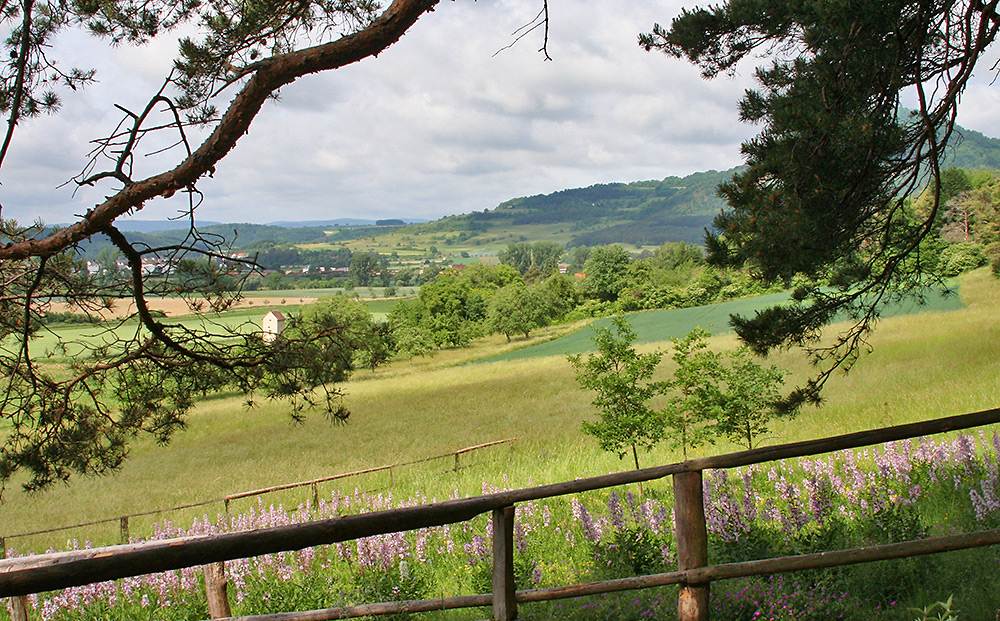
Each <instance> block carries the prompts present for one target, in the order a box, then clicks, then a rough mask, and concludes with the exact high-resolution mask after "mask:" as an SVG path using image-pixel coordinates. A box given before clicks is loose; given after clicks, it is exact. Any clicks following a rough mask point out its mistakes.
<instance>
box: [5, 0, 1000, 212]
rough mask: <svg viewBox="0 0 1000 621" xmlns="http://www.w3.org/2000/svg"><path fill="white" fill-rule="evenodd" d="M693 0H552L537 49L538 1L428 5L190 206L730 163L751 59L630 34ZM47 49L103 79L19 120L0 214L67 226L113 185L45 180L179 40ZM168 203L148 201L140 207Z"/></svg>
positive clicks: (351, 203)
mask: <svg viewBox="0 0 1000 621" xmlns="http://www.w3.org/2000/svg"><path fill="white" fill-rule="evenodd" d="M691 4H692V3H691V2H682V1H681V0H669V1H667V0H664V1H659V2H656V1H648V2H641V3H637V2H634V1H632V0H575V1H574V2H572V3H551V7H550V8H551V11H552V12H551V17H552V24H551V31H550V39H549V52H550V53H551V55H552V57H553V59H554V60H553V61H552V62H547V61H544V60H543V58H542V55H541V54H539V53H538V52H537V50H538V48H539V47H540V45H541V31H540V30H539V31H536V32H533V33H531V34H529V35H527V36H526V37H525V39H524V40H522V41H520V42H519V43H518V44H517V45H515V46H514V47H512V48H511V49H506V50H503V51H500V52H499V53H497V52H498V50H501V48H504V47H505V46H507V45H509V44H510V43H511V42H512V41H513V36H512V33H513V32H514V31H515V30H516V29H518V28H519V27H520V26H522V25H524V24H525V23H527V22H528V21H530V20H531V19H532V18H533V17H534V15H535V14H536V13H537V11H538V9H539V6H540V4H539V3H538V2H537V0H495V1H492V2H472V1H470V0H459V1H458V2H442V3H441V4H440V5H439V7H438V8H437V10H436V11H435V12H434V13H432V14H429V15H427V16H425V17H424V18H423V19H421V20H420V21H419V22H418V23H417V24H416V26H415V27H414V28H413V29H412V30H411V32H410V33H408V34H407V35H406V36H405V37H403V39H402V40H401V41H400V42H399V43H398V44H396V45H395V46H393V47H392V48H390V49H389V50H387V51H386V52H384V53H383V54H381V55H380V56H379V57H378V58H375V59H366V60H364V61H362V62H360V63H356V64H354V65H351V66H349V67H345V68H343V69H340V70H338V71H334V72H329V73H326V74H322V75H313V76H307V77H305V78H303V79H301V80H299V81H298V82H296V83H295V84H292V85H289V86H288V87H286V88H284V89H283V90H282V92H281V98H280V101H279V102H277V103H269V104H267V105H265V107H264V109H263V110H262V112H261V114H260V115H259V117H258V118H257V119H256V121H255V123H254V125H253V126H252V127H251V129H250V132H249V133H248V134H247V136H245V137H244V138H243V139H242V140H241V141H240V143H239V144H238V146H237V148H236V149H235V150H234V151H233V152H232V153H231V154H230V156H229V157H227V158H226V159H225V160H224V161H223V162H221V163H220V165H219V166H218V170H217V171H216V174H215V176H214V178H212V179H206V180H203V181H202V182H201V183H200V184H199V189H201V191H203V192H204V193H205V202H204V205H203V207H202V208H201V210H200V217H201V218H203V219H206V220H221V221H247V220H249V221H256V222H266V221H271V220H294V219H302V220H306V219H317V218H332V217H337V216H354V217H370V218H381V217H393V216H411V217H422V218H435V217H439V216H441V215H446V214H452V213H463V212H468V211H470V210H472V209H476V210H481V209H484V208H492V207H494V206H496V205H497V204H498V203H499V202H501V201H503V200H506V199H509V198H513V197H515V196H521V195H530V194H536V193H543V192H552V191H556V190H560V189H564V188H568V187H576V186H582V185H590V184H593V183H604V182H611V181H632V180H637V179H653V178H662V177H665V176H668V175H684V174H688V173H691V172H695V171H699V170H707V169H725V168H729V167H731V166H735V165H737V164H739V163H740V161H741V160H740V155H739V144H740V142H741V141H743V140H745V139H746V138H747V137H749V136H751V135H753V134H754V133H755V132H756V129H755V128H753V127H748V126H746V125H742V124H740V123H739V122H738V119H737V112H736V103H737V101H738V100H739V98H740V97H741V96H742V94H743V91H744V89H745V88H747V87H748V86H751V80H750V77H749V75H750V73H751V72H750V71H746V72H744V73H743V74H741V75H738V76H737V77H735V78H727V77H720V78H717V79H715V80H713V81H705V80H703V79H701V77H700V76H699V74H698V71H697V69H696V68H694V67H692V66H691V65H689V64H687V63H685V62H682V61H678V60H675V59H671V58H668V57H665V56H663V55H661V54H658V53H646V52H644V51H642V50H641V49H640V48H639V47H638V45H637V44H636V37H637V34H638V33H639V32H643V31H648V30H649V29H650V28H651V27H652V25H653V23H654V22H660V23H669V20H670V19H671V18H672V17H673V16H674V15H675V14H676V13H677V12H679V10H680V7H681V6H683V5H691ZM60 45H62V46H64V48H65V49H69V50H71V51H73V55H74V56H76V57H84V58H87V59H88V60H91V59H92V60H93V61H94V62H95V65H96V66H97V67H98V70H99V79H100V80H101V82H100V83H99V84H97V85H95V86H94V87H92V88H88V89H87V90H85V91H83V93H77V94H71V95H72V96H68V97H67V98H66V102H67V103H66V107H65V109H64V111H63V112H62V113H60V114H59V115H57V116H55V117H52V118H47V119H34V120H31V121H30V122H28V123H26V124H25V125H24V126H23V127H22V128H21V129H20V130H19V131H20V132H21V133H20V134H19V135H18V137H17V139H18V141H19V142H18V141H16V143H17V145H18V146H17V150H16V151H15V152H13V153H12V154H11V160H10V162H11V163H10V166H5V169H4V175H3V178H2V179H0V180H2V181H3V184H4V185H3V186H2V187H0V193H2V194H0V197H2V198H0V203H2V204H3V205H4V215H5V216H8V217H12V216H13V217H17V218H18V219H20V220H31V219H33V217H34V216H36V215H41V216H43V217H44V218H45V219H46V220H47V221H49V222H65V221H68V220H70V219H71V217H72V214H74V213H80V212H82V211H83V210H84V209H86V207H87V206H89V205H93V204H94V203H96V202H98V201H99V200H100V198H101V197H102V196H103V195H104V194H107V193H109V192H110V189H109V188H98V189H95V190H89V189H88V190H86V191H81V192H79V193H78V194H77V196H76V197H75V198H73V197H72V192H71V189H63V190H59V191H55V190H54V189H53V188H54V187H55V185H56V184H58V183H60V182H62V181H65V180H66V179H68V178H69V177H70V176H72V175H73V174H75V173H76V172H78V171H79V170H80V169H81V168H82V166H83V165H84V164H85V162H86V154H87V152H88V150H89V148H90V147H89V145H88V140H90V139H92V138H94V137H97V136H101V135H104V134H106V133H107V132H108V131H110V130H111V129H113V127H114V124H115V123H116V122H117V121H118V119H119V118H120V116H121V115H120V113H119V112H118V111H117V110H115V109H114V107H113V104H115V103H118V104H122V105H125V106H127V107H129V108H131V109H138V108H141V107H142V106H143V105H144V104H145V102H146V101H147V100H148V98H149V96H150V95H151V94H152V93H154V92H155V91H156V89H157V88H159V86H160V84H161V83H162V79H163V76H164V75H165V72H166V71H168V70H169V67H170V60H171V58H172V56H173V54H174V52H175V49H176V45H175V43H174V42H173V41H172V40H167V39H164V40H163V41H156V42H154V43H153V44H151V45H149V46H146V47H143V48H140V49H139V50H133V49H128V48H121V49H118V50H114V51H113V52H111V53H107V52H106V51H104V50H105V48H103V47H101V44H99V43H94V42H93V41H91V40H86V39H84V38H82V37H80V36H74V37H68V38H66V39H65V40H64V41H61V42H60ZM231 96H232V93H227V94H226V95H225V96H224V98H228V97H231ZM997 97H998V96H997V91H996V89H995V88H993V87H990V86H988V85H979V84H977V85H975V86H974V88H971V89H970V90H969V92H968V93H967V94H966V96H965V98H964V100H963V106H962V116H961V118H960V119H959V120H960V122H963V123H968V126H969V127H971V128H973V129H977V130H979V131H983V132H984V133H986V134H988V135H997V130H996V129H995V128H996V127H998V126H1000V125H998V124H997V121H998V115H1000V105H997V104H998V99H997ZM166 157H170V158H173V160H172V161H176V158H177V155H176V154H169V155H168V156H160V157H159V158H154V159H147V158H143V159H142V161H141V162H140V163H139V165H140V166H141V167H142V170H143V171H156V170H160V169H162V167H164V166H165V165H166V164H165V161H166V160H165V158H166ZM13 162H16V164H14V163H13ZM180 208H183V205H176V206H175V205H171V204H170V203H166V202H164V201H159V200H157V201H151V202H150V203H149V205H148V206H147V207H146V208H145V209H144V210H143V212H142V215H141V217H143V218H153V217H163V216H165V215H169V214H172V213H175V212H176V210H177V209H180Z"/></svg>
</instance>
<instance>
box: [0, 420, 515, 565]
mask: <svg viewBox="0 0 1000 621" xmlns="http://www.w3.org/2000/svg"><path fill="white" fill-rule="evenodd" d="M516 441H517V438H507V439H504V440H494V441H492V442H485V443H483V444H477V445H475V446H467V447H465V448H460V449H458V450H456V451H452V452H450V453H444V454H441V455H434V456H433V457H424V458H423V459H415V460H412V461H407V462H402V463H398V464H390V465H387V466H377V467H375V468H366V469H364V470H355V471H353V472H343V473H340V474H333V475H329V476H325V477H320V478H318V479H310V480H308V481H296V482H294V483H283V484H281V485H273V486H271V487H264V488H261V489H255V490H250V491H245V492H236V493H233V494H227V495H225V496H223V497H222V498H212V499H211V500H201V501H198V502H192V503H189V504H184V505H177V506H173V507H165V508H163V509H154V510H152V511H142V512H139V513H129V514H127V515H121V516H116V517H111V518H105V519H101V520H92V521H90V522H80V523H77V524H69V525H66V526H57V527H55V528H46V529H43V530H33V531H30V532H24V533H0V558H3V557H4V556H6V552H7V543H8V542H9V541H10V540H12V539H21V538H25V537H33V536H36V535H45V534H49V533H58V532H63V531H67V530H74V529H79V528H87V527H88V526H98V525H101V524H114V523H116V522H117V523H118V525H119V527H118V532H119V541H120V542H121V543H122V544H127V543H128V542H129V540H130V539H131V536H132V534H131V527H130V524H131V523H132V520H133V519H134V518H139V517H148V516H151V515H163V514H167V513H172V512H176V511H183V510H185V509H194V508H197V507H205V506H208V505H215V504H218V505H221V506H222V508H223V510H224V511H225V513H226V515H227V516H228V515H229V509H230V504H231V503H232V502H233V501H234V500H240V499H243V498H253V497H256V496H264V495H266V494H272V493H274V492H280V491H285V490H290V489H297V488H300V487H310V488H311V499H312V503H313V506H314V507H315V506H318V505H319V485H320V484H321V483H330V482H333V481H339V480H342V479H347V478H353V477H358V476H362V475H366V474H374V473H377V472H388V473H389V484H390V486H392V485H395V482H396V472H397V471H399V470H400V469H402V468H407V467H409V466H415V465H417V464H425V463H429V462H432V461H440V460H449V461H451V460H454V466H452V467H450V468H449V471H453V472H458V471H459V470H460V469H461V468H462V456H463V455H466V454H468V453H474V452H476V451H479V450H482V449H486V448H491V447H494V446H500V445H503V444H508V445H510V446H511V447H513V445H514V443H515V442H516Z"/></svg>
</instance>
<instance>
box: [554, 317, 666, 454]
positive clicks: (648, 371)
mask: <svg viewBox="0 0 1000 621" xmlns="http://www.w3.org/2000/svg"><path fill="white" fill-rule="evenodd" d="M611 323H612V327H611V328H604V327H595V328H594V336H593V340H594V344H595V345H597V351H596V352H595V353H592V354H590V355H588V356H587V358H586V360H584V359H583V357H582V356H581V355H575V356H569V362H570V364H572V365H573V368H574V369H576V380H577V382H578V383H579V384H580V387H581V388H583V389H585V390H593V391H594V392H595V393H597V396H596V397H594V400H593V401H591V403H592V404H593V405H594V407H596V408H597V409H598V417H599V418H598V420H597V421H596V422H593V423H591V422H584V423H583V430H584V432H586V433H588V434H590V435H592V436H594V437H595V438H597V441H598V442H599V443H600V445H601V448H602V449H603V450H605V451H608V452H611V453H615V454H617V455H618V458H619V459H623V458H624V457H625V454H626V453H628V452H631V453H632V459H633V462H634V463H635V468H636V470H638V469H639V449H643V450H646V451H649V450H650V449H652V448H653V447H654V446H655V445H656V444H657V443H658V442H659V441H660V440H661V439H662V438H663V434H664V418H663V415H662V414H661V413H660V412H658V411H657V410H656V409H655V408H654V407H653V405H652V400H653V398H654V397H655V396H656V395H658V394H659V393H660V392H661V391H662V390H663V384H662V383H661V382H656V381H654V380H653V373H654V371H656V367H657V365H659V363H660V354H659V353H658V352H652V353H648V354H640V353H638V352H637V351H636V350H635V347H634V346H633V345H634V343H635V341H636V338H637V335H636V333H635V331H634V330H632V326H631V325H629V323H628V320H627V319H625V317H624V316H621V315H619V316H617V317H614V318H612V320H611Z"/></svg>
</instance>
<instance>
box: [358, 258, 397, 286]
mask: <svg viewBox="0 0 1000 621" xmlns="http://www.w3.org/2000/svg"><path fill="white" fill-rule="evenodd" d="M386 267H388V264H387V262H386V260H385V259H384V258H382V257H381V256H379V254H378V253H377V252H356V253H354V255H353V256H352V257H351V264H350V267H349V268H348V269H349V272H348V273H349V274H350V275H351V278H352V279H353V280H354V282H355V283H356V284H357V285H358V286H359V287H367V286H369V285H371V284H372V283H373V282H374V281H375V277H376V275H378V274H380V273H381V272H382V271H383V270H384V269H386Z"/></svg>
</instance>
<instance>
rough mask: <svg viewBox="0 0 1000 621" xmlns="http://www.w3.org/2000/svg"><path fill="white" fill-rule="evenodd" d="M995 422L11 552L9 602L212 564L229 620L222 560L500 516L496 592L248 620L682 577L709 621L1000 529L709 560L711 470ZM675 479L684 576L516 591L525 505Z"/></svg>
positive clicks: (497, 604)
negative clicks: (728, 599)
mask: <svg viewBox="0 0 1000 621" xmlns="http://www.w3.org/2000/svg"><path fill="white" fill-rule="evenodd" d="M998 422H1000V409H992V410H987V411H983V412H976V413H973V414H964V415H961V416H952V417H948V418H941V419H936V420H931V421H926V422H920V423H911V424H907V425H899V426H895V427H886V428H882V429H876V430H873V431H864V432H858V433H851V434H846V435H840V436H834V437H830V438H823V439H820V440H810V441H805V442H796V443H792V444H782V445H777V446H768V447H763V448H758V449H753V450H749V451H741V452H738V453H729V454H726V455H718V456H713V457H704V458H699V459H691V460H688V461H684V462H681V463H674V464H668V465H665V466H656V467H653V468H645V469H642V470H634V471H629V472H621V473H615V474H608V475H604V476H598V477H591V478H587V479H577V480H574V481H567V482H563V483H555V484H551V485H542V486H538V487H530V488H524V489H518V490H512V491H506V492H500V493H496V494H489V495H485V496H477V497H472V498H463V499H456V500H450V501H446V502H440V503H435V504H430V505H422V506H416V507H406V508H401V509H392V510H387V511H378V512H373V513H366V514H361V515H351V516H345V517H339V518H331V519H327V520H320V521H316V522H309V523H305V524H297V525H291V526H280V527H274V528H267V529H261V530H256V531H250V532H239V533H225V534H221V535H213V536H202V537H187V538H182V539H174V540H164V541H152V542H149V543H143V544H135V545H128V546H114V547H108V548H97V549H91V550H80V551H73V552H62V553H56V554H46V555H41V556H35V557H25V558H16V559H7V560H3V561H0V597H14V598H18V597H20V596H24V595H28V594H31V593H39V592H43V591H49V590H53V589H61V588H66V587H71V586H80V585H83V584H91V583H94V582H100V581H104V580H113V579H117V578H124V577H128V576H137V575H141V574H147V573H153V572H159V571H167V570H172V569H180V568H184V567H195V566H200V565H206V566H209V569H208V570H207V571H206V584H207V591H208V597H209V601H210V602H212V601H215V602H217V604H218V605H219V607H216V608H212V616H213V618H222V617H227V618H231V617H229V610H228V601H227V600H226V598H225V588H226V586H225V581H224V568H223V566H222V565H220V564H221V563H224V562H225V561H228V560H233V559H237V558H247V557H252V556H259V555H263V554H272V553H276V552H282V551H290V550H300V549H303V548H308V547H312V546H317V545H325V544H331V543H338V542H343V541H350V540H353V539H358V538H362V537H369V536H372V535H378V534H385V533H394V532H401V531H408V530H415V529H419V528H424V527H429V526H441V525H444V524H453V523H457V522H462V521H465V520H469V519H471V518H473V517H475V516H477V515H480V514H483V513H487V512H492V515H493V524H494V526H493V563H494V567H493V585H492V592H491V593H489V594H482V595H465V596H458V597H447V598H440V599H433V600H418V601H407V602H386V603H374V604H364V605H359V606H350V607H342V608H331V609H326V610H313V611H303V612H287V613H281V614H275V615H260V616H254V617H239V619H241V620H243V621H250V620H251V619H252V620H254V621H279V620H280V621H320V620H327V619H345V618H349V617H359V616H367V615H376V614H392V613H406V612H424V611H431V610H444V609H450V608H468V607H479V606H492V609H493V618H494V619H495V620H497V621H500V620H502V621H510V620H512V619H515V618H516V617H517V604H518V603H523V602H537V601H548V600H554V599H560V598H566V597H576V596H580V595H591V594H596V593H608V592H613V591H623V590H632V589H642V588H647V587H653V586H661V585H668V584H677V585H679V587H680V593H679V603H678V608H679V618H680V619H681V621H701V620H704V619H707V618H708V599H709V592H710V585H711V583H712V582H714V581H717V580H725V579H728V578H737V577H743V576H753V575H762V574H775V573H783V572H789V571H798V570H803V569H818V568H825V567H835V566H840V565H848V564H854V563H866V562H871V561H878V560H886V559H895V558H903V557H910V556H918V555H924V554H933V553H937V552H946V551H952V550H960V549H965V548H972V547H979V546H986V545H996V544H1000V530H988V531H980V532H974V533H967V534H961V535H951V536H946V537H933V538H929V539H922V540H916V541H907V542H902V543H895V544H889V545H880V546H870V547H865V548H854V549H849V550H834V551H829V552H822V553H817V554H805V555H799V556H788V557H778V558H769V559H762V560H755V561H747V562H741V563H728V564H722V565H708V564H707V558H708V556H707V551H708V537H707V529H706V525H705V513H704V505H703V498H702V472H703V471H704V470H707V469H724V468H735V467H738V466H746V465H750V464H758V463H763V462H767V461H774V460H779V459H789V458H795V457H805V456H810V455H818V454H822V453H829V452H832V451H838V450H843V449H853V448H859V447H863V446H870V445H873V444H881V443H884V442H890V441H895V440H903V439H907V438H916V437H920V436H926V435H931V434H936V433H943V432H947V431H957V430H962V429H969V428H973V427H979V426H982V425H989V424H995V423H998ZM666 476H672V477H673V487H674V513H675V540H676V541H677V546H678V567H677V571H673V572H668V573H663V574H655V575H649V576H636V577H632V578H623V579H618V580H607V581H601V582H591V583H587V584H575V585H568V586H562V587H553V588H543V589H531V590H523V591H517V590H515V585H514V574H513V531H514V524H513V521H514V520H513V517H514V506H515V505H516V504H517V503H519V502H528V501H532V500H540V499H542V498H550V497H553V496H561V495H565V494H574V493H579V492H584V491H589V490H596V489H603V488H608V487H613V486H618V485H624V484H628V483H639V482H643V481H651V480H654V479H660V478H662V477H666ZM14 602H15V605H14V609H15V610H18V606H20V607H21V609H22V610H23V611H24V614H26V611H27V607H26V605H25V604H24V602H23V599H20V600H19V599H15V600H14ZM18 602H20V603H18ZM17 614H20V613H17V612H15V619H18V620H20V619H22V618H26V617H18V616H17Z"/></svg>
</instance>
